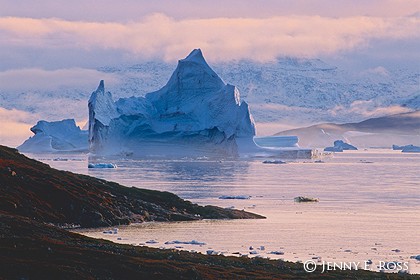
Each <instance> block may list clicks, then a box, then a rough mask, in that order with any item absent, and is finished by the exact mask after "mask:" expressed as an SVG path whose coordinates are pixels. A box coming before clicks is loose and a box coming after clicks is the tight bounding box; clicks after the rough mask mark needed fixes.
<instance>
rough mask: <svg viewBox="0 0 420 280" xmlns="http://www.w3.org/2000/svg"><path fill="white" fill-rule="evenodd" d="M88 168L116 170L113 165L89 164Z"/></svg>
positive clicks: (115, 166)
mask: <svg viewBox="0 0 420 280" xmlns="http://www.w3.org/2000/svg"><path fill="white" fill-rule="evenodd" d="M88 168H117V165H116V164H113V163H89V164H88Z"/></svg>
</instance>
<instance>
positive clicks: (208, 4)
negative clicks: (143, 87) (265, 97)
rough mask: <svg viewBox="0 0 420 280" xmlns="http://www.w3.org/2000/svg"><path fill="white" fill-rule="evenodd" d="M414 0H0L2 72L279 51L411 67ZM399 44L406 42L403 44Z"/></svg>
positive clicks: (415, 41)
mask: <svg viewBox="0 0 420 280" xmlns="http://www.w3.org/2000/svg"><path fill="white" fill-rule="evenodd" d="M419 16H420V0H417V1H413V0H380V1H379V0H370V1H362V0H356V1H343V0H317V1H316V0H315V1H307V0H305V1H303V0H287V1H281V0H260V1H256V0H254V1H251V0H232V1H221V0H211V1H209V0H204V1H196V0H178V1H168V0H165V1H164V0H155V1H135V0H129V1H109V0H105V1H94V0H88V1H81V0H76V1H72V2H71V3H70V2H68V1H53V0H44V1H27V0H13V1H9V0H0V51H1V52H0V53H1V54H0V59H1V61H2V63H1V65H0V70H8V69H15V68H28V67H39V68H47V69H51V68H56V69H57V68H68V67H95V66H97V65H98V64H100V63H103V64H112V63H117V62H118V61H130V60H145V59H146V60H147V59H164V60H166V61H176V60H177V59H179V58H182V57H184V56H185V55H186V54H188V53H189V51H190V50H192V49H194V48H197V47H199V48H201V49H203V50H204V52H205V54H206V58H207V59H209V60H213V61H217V60H230V59H242V58H251V59H254V60H259V61H268V60H272V59H274V58H275V57H277V56H284V55H288V56H305V57H325V58H327V59H335V60H337V61H339V60H340V59H341V60H342V61H343V63H344V62H346V61H349V60H351V59H349V58H351V57H352V55H354V56H358V57H369V58H370V59H369V60H372V63H375V62H374V61H384V63H385V64H386V63H394V64H395V63H402V64H404V63H405V65H408V66H410V67H415V64H414V63H413V60H414V59H419V56H418V52H417V51H416V49H417V47H418V45H419V42H420V32H419V27H420V23H419ZM401 45H403V46H405V47H404V50H402V49H401Z"/></svg>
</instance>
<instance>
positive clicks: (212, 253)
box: [206, 250, 219, 256]
mask: <svg viewBox="0 0 420 280" xmlns="http://www.w3.org/2000/svg"><path fill="white" fill-rule="evenodd" d="M206 253H207V255H210V256H215V255H218V254H219V252H218V251H215V250H207V251H206Z"/></svg>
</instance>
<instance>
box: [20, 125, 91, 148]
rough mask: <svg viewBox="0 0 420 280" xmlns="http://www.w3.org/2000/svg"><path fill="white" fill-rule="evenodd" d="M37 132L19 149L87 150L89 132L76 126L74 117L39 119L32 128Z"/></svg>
mask: <svg viewBox="0 0 420 280" xmlns="http://www.w3.org/2000/svg"><path fill="white" fill-rule="evenodd" d="M31 131H32V132H33V133H34V134H35V135H34V136H32V137H30V138H29V139H27V140H25V142H23V144H22V145H20V146H18V147H17V149H18V150H19V151H20V152H26V153H54V152H87V151H88V149H89V147H88V132H87V131H85V130H81V129H80V127H78V126H76V122H75V121H74V119H66V120H61V121H54V122H48V121H44V120H41V121H38V123H37V124H36V125H34V126H33V127H32V128H31Z"/></svg>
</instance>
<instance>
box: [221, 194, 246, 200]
mask: <svg viewBox="0 0 420 280" xmlns="http://www.w3.org/2000/svg"><path fill="white" fill-rule="evenodd" d="M250 198H251V196H249V195H222V196H219V199H250Z"/></svg>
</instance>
